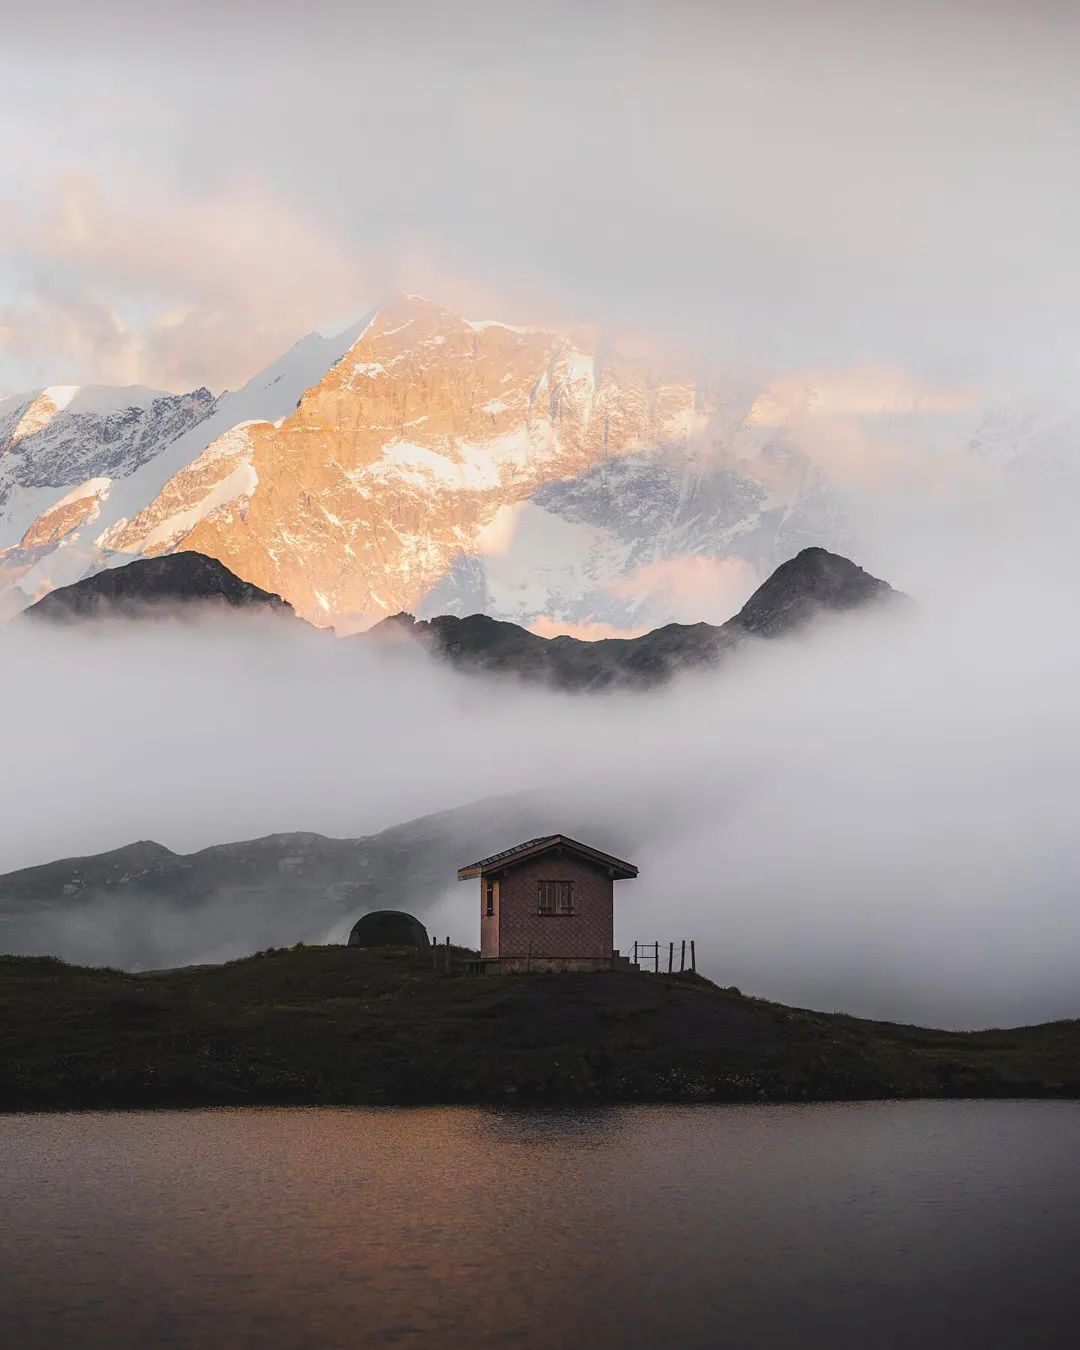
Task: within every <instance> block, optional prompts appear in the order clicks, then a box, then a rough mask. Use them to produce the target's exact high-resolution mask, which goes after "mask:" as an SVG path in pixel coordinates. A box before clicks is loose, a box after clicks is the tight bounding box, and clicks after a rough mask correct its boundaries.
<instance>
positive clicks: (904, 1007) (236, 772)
mask: <svg viewBox="0 0 1080 1350" xmlns="http://www.w3.org/2000/svg"><path fill="white" fill-rule="evenodd" d="M1066 561H1067V558H1066V555H1064V554H1062V555H1059V556H1057V557H1056V558H1051V557H1049V556H1048V555H1047V554H1045V553H1042V554H1040V555H1039V557H1038V560H1036V555H1035V552H1034V551H1029V552H1028V553H1027V554H1026V555H1025V554H1024V553H1023V552H1022V551H1020V550H1014V551H1013V552H1011V553H1008V552H1005V551H1002V553H1001V554H1000V556H999V557H998V558H995V556H994V555H993V553H989V552H988V553H987V554H986V555H985V556H984V557H983V559H982V563H981V567H980V569H979V575H978V577H977V579H975V578H973V576H972V575H971V573H963V572H962V571H956V572H955V573H954V574H952V575H951V576H946V575H943V576H941V577H940V578H939V581H938V585H937V586H936V588H934V589H932V590H928V591H927V592H926V593H924V594H920V596H919V597H918V598H919V602H920V604H919V608H918V610H917V612H915V613H913V614H911V615H909V616H908V617H907V618H906V619H904V620H902V621H901V620H897V618H896V617H895V616H892V617H883V616H859V617H858V618H856V619H852V620H848V621H842V622H841V621H834V622H823V623H822V624H820V625H819V626H818V627H817V629H815V630H814V632H813V633H812V634H811V635H809V636H807V637H806V638H804V639H798V640H792V641H788V642H785V643H783V644H767V645H763V646H761V647H757V648H754V649H751V650H747V651H746V652H744V653H743V654H742V655H741V656H739V657H738V658H737V659H735V660H733V661H731V662H730V663H729V664H728V665H727V666H726V667H725V668H724V669H723V670H721V671H717V672H710V673H706V674H698V675H692V676H687V677H685V678H683V679H681V680H680V681H678V682H676V683H675V684H673V685H672V686H671V687H669V688H667V689H665V690H662V691H659V692H655V693H650V694H645V695H622V694H620V695H603V696H585V697H582V696H577V697H574V696H569V695H562V694H557V693H554V692H550V691H546V690H541V689H537V688H528V687H523V686H520V685H518V684H516V683H514V682H512V681H506V680H501V681H500V680H489V679H485V678H478V677H472V678H470V677H465V676H462V675H458V674H454V673H452V672H451V671H449V670H447V669H445V668H442V667H439V666H436V665H433V664H431V663H430V662H429V661H428V659H427V658H426V656H424V655H423V653H421V652H420V651H419V650H412V649H410V648H408V647H405V648H402V647H401V646H398V645H394V646H393V647H392V648H389V649H386V650H383V649H382V648H379V647H378V646H376V645H374V644H373V643H372V642H371V640H370V639H363V638H360V639H348V640H340V641H338V640H334V639H332V638H330V637H329V636H328V635H326V634H320V633H315V632H313V631H312V632H308V631H306V630H304V629H300V628H299V627H297V626H296V625H293V624H289V623H287V622H284V621H279V620H267V619H264V618H258V619H250V618H238V617H236V616H229V617H226V618H219V619H214V620H209V619H208V620H205V621H201V622H197V623H194V624H193V623H191V622H189V621H180V620H177V621H175V622H174V621H156V622H150V623H147V624H144V625H142V626H139V625H130V624H127V625H120V626H118V627H103V628H99V629H94V630H86V629H82V630H76V629H55V628H49V627H44V626H39V625H33V624H30V623H28V622H25V621H23V622H19V623H12V624H8V625H7V626H6V627H4V628H3V629H0V657H2V660H3V668H4V672H5V682H4V689H5V706H6V730H5V738H4V741H5V760H6V764H7V772H6V773H5V775H4V777H3V779H2V781H0V813H2V815H3V818H4V821H5V826H6V828H5V831H4V836H3V841H2V843H0V867H2V868H4V869H10V868H15V867H19V866H23V865H27V864H31V863H35V862H41V861H46V860H50V859H53V858H57V857H61V856H65V855H74V854H81V853H87V852H93V851H97V850H101V849H105V848H109V847H113V846H117V845H120V844H123V843H126V842H129V841H131V840H134V839H145V838H152V839H156V840H158V841H159V842H161V843H163V844H166V845H167V846H169V847H170V848H173V849H176V850H182V851H186V850H190V849H193V848H196V847H200V846H203V845H206V844H210V843H217V842H224V841H228V840H233V839H240V838H245V837H254V836H259V835H265V834H268V833H270V832H273V831H292V830H314V831H319V832H322V833H326V834H330V835H343V836H356V835H362V834H367V833H370V832H372V831H375V830H378V829H381V828H382V827H384V826H389V825H391V824H394V823H397V822H400V821H403V820H405V819H407V818H410V817H413V816H417V815H420V814H423V813H426V812H430V811H434V810H440V809H443V808H447V807H452V806H455V805H457V804H461V803H466V802H470V801H473V800H475V799H476V798H478V797H483V796H490V797H494V798H503V799H505V797H506V796H507V795H508V794H511V793H516V792H522V791H529V792H533V793H537V794H540V796H541V798H542V799H546V813H545V819H546V821H547V822H548V827H549V828H551V829H562V830H565V831H566V832H568V833H571V834H575V833H580V834H585V835H586V836H587V837H589V838H590V839H594V840H595V841H596V842H597V843H598V844H599V845H601V846H607V847H610V848H612V849H615V850H617V851H618V850H622V851H626V852H628V853H629V854H630V856H631V857H632V858H633V859H634V861H636V862H637V863H638V864H639V865H640V868H641V876H640V878H639V879H638V880H637V881H634V882H632V883H625V884H623V885H621V886H620V887H619V893H618V898H617V941H618V942H619V943H620V944H621V945H622V947H623V948H624V949H626V948H628V947H629V946H631V945H632V944H633V942H634V940H635V939H637V940H642V941H655V940H660V941H661V942H663V943H666V942H667V941H669V940H676V941H677V940H679V939H681V938H683V937H688V938H689V937H693V938H694V939H695V940H696V942H697V945H698V952H699V954H700V964H701V966H702V968H703V969H704V970H705V971H706V973H708V974H709V975H710V976H712V977H713V978H715V979H717V980H719V981H720V982H721V983H724V984H737V985H739V986H740V987H742V988H744V989H747V990H749V991H752V992H755V993H760V994H764V995H768V996H771V997H775V998H778V999H782V1000H785V1001H792V1002H800V1003H805V1004H809V1005H812V1006H817V1007H823V1008H830V1009H831V1008H844V1009H847V1010H849V1011H852V1012H858V1013H863V1014H867V1015H877V1016H887V1017H895V1018H903V1019H907V1020H912V1021H918V1022H927V1023H938V1024H948V1025H963V1026H972V1025H985V1024H1001V1023H1011V1022H1021V1021H1033V1020H1040V1019H1049V1018H1054V1017H1066V1016H1076V1015H1077V1013H1078V1011H1080V1002H1078V1000H1080V993H1078V989H1077V983H1076V974H1075V972H1076V969H1077V964H1078V961H1080V904H1078V903H1077V898H1076V895H1077V881H1078V878H1080V806H1078V804H1077V803H1078V798H1077V794H1076V787H1075V784H1076V772H1077V764H1078V762H1080V723H1078V721H1077V718H1076V715H1075V676H1074V672H1075V670H1076V667H1077V656H1078V652H1077V645H1078V641H1077V636H1076V630H1075V623H1074V622H1073V619H1072V610H1073V605H1072V598H1071V576H1072V575H1073V573H1072V572H1071V571H1070V570H1069V569H1068V567H1066V565H1065V563H1066ZM496 816H497V811H494V810H493V818H495V817H496ZM503 842H505V843H506V844H510V843H513V842H515V840H514V839H506V840H505V841H503ZM459 861H460V862H465V861H468V859H467V858H462V859H460V860H459ZM342 880H348V878H342ZM414 901H415V904H416V907H417V908H418V909H420V910H422V911H423V912H425V913H428V914H429V915H430V916H433V922H434V923H435V926H436V927H437V928H438V929H439V931H440V932H442V931H445V932H448V933H450V934H452V935H453V936H454V937H455V938H456V939H459V940H462V941H472V942H474V941H475V939H476V932H475V928H476V923H475V901H476V898H475V895H474V894H473V892H472V889H471V888H469V887H461V888H460V889H459V888H457V886H456V883H455V882H454V880H453V876H452V873H450V874H448V875H447V877H446V883H445V886H441V885H438V886H435V887H433V888H432V889H431V890H430V891H427V892H425V893H424V894H418V895H416V896H415V897H414ZM56 913H57V914H58V915H62V913H63V911H56ZM142 919H143V923H144V927H145V920H146V915H145V914H144V915H143V916H142ZM9 922H10V920H9ZM76 922H77V925H78V927H79V932H80V933H81V935H82V936H81V939H80V941H81V942H82V943H83V945H84V946H85V937H86V931H87V927H88V925H101V930H100V931H108V929H109V927H110V926H111V927H112V928H113V929H118V928H119V927H120V926H121V924H122V919H121V918H120V917H119V916H118V915H117V914H115V913H110V914H104V913H102V914H100V915H99V914H94V913H86V912H81V913H79V914H78V917H77V920H76ZM153 922H154V923H157V918H156V916H155V918H154V920H153ZM176 922H177V920H176V917H175V916H174V915H167V916H163V917H162V919H161V934H160V937H161V940H160V943H159V945H158V947H157V949H156V950H157V952H158V954H159V956H164V957H167V956H168V953H169V943H170V937H169V934H170V928H169V925H170V924H175V923H176ZM184 922H186V923H190V924H197V925H201V926H202V927H203V928H204V929H205V934H201V936H203V937H204V938H205V941H204V946H205V949H206V951H207V952H212V951H215V950H219V949H220V945H221V944H220V941H219V940H218V939H219V938H221V937H223V935H224V936H227V941H228V944H230V945H231V947H232V948H233V949H235V944H236V942H237V941H238V940H239V941H240V943H241V945H242V946H245V947H246V949H249V950H256V949H258V948H260V947H263V946H265V945H267V943H268V942H269V941H271V940H278V941H280V934H281V922H282V916H281V915H280V914H275V915H274V916H273V923H272V929H273V931H272V932H271V931H270V926H271V925H270V924H269V918H268V921H267V922H268V927H267V930H266V931H264V930H263V929H262V928H261V921H260V915H259V914H258V913H250V912H245V913H244V915H243V923H242V925H241V935H240V936H239V937H238V928H237V923H236V915H231V916H230V915H226V914H219V915H217V916H215V914H214V913H213V911H211V910H202V911H199V912H198V913H193V914H191V915H190V916H189V917H188V918H186V919H185V920H184ZM310 928H311V916H310V915H305V914H297V915H296V916H295V927H294V930H293V931H294V932H295V934H296V936H297V937H302V936H303V937H307V938H310V937H311V936H312V933H311V931H310ZM9 931H11V930H9ZM38 931H40V929H39V930H38ZM244 934H246V938H245V937H244V936H243V935H244ZM323 935H324V936H325V933H324V934H323ZM334 935H335V936H341V933H340V931H338V932H335V934H334ZM52 936H53V939H54V940H53V941H51V942H49V943H48V944H47V945H49V946H51V948H52V950H58V951H61V952H63V951H64V949H65V947H64V944H65V940H66V932H65V927H64V923H63V922H62V921H61V922H59V923H58V926H57V927H56V930H55V932H54V934H53V935H52ZM40 940H41V942H42V943H43V944H45V943H46V938H45V937H44V936H42V937H41V939H40ZM151 945H153V944H151ZM184 949H185V950H189V949H190V934H186V936H185V944H184ZM99 959H102V960H104V959H106V956H105V953H104V951H101V952H100V955H99Z"/></svg>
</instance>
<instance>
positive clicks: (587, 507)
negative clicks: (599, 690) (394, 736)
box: [0, 296, 858, 636]
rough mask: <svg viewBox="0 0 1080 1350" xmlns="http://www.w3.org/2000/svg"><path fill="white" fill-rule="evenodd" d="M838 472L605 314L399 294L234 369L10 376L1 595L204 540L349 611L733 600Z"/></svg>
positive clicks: (610, 617) (720, 613)
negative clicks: (30, 381)
mask: <svg viewBox="0 0 1080 1350" xmlns="http://www.w3.org/2000/svg"><path fill="white" fill-rule="evenodd" d="M806 545H818V546H821V547H825V548H830V549H836V550H840V551H844V550H845V549H846V550H847V551H849V552H857V551H858V541H857V540H856V539H853V538H852V526H851V523H850V513H849V511H848V509H847V506H846V503H845V501H844V498H843V495H842V494H841V492H840V491H838V489H837V487H836V486H835V485H831V484H830V483H829V481H828V480H827V479H826V477H825V476H824V474H823V472H822V471H821V469H820V468H818V467H816V466H815V465H814V464H813V463H812V462H811V461H810V460H809V459H808V458H805V457H804V456H803V455H802V454H800V452H799V451H798V450H797V449H796V448H795V446H794V444H793V443H792V442H791V441H790V440H789V439H788V438H786V437H785V436H784V435H783V432H782V430H777V429H776V427H775V426H773V427H770V426H768V425H762V419H761V417H760V415H756V414H755V401H754V398H753V397H752V396H750V397H744V398H741V399H740V398H736V397H734V396H733V394H732V393H731V391H730V390H728V389H726V388H725V387H724V382H723V380H722V379H720V378H718V377H717V376H716V375H715V374H713V373H710V372H708V371H703V370H700V369H697V368H695V367H693V366H692V365H690V364H688V363H683V362H680V361H678V360H675V359H671V358H666V357H662V356H659V357H658V356H657V355H656V354H655V353H652V352H650V353H644V352H641V351H635V350H633V349H631V348H629V347H626V346H624V345H620V343H619V342H617V341H610V340H607V339H601V338H600V337H598V336H597V335H596V334H595V333H592V332H588V331H584V330H580V331H578V330H575V331H566V332H558V331H551V330H547V329H539V328H518V327H512V326H509V325H506V324H503V323H496V322H493V321H487V320H477V319H467V318H463V317H461V316H460V315H458V314H456V313H453V312H451V311H450V310H448V309H445V308H443V307H441V306H439V305H437V304H434V303H432V302H430V301H427V300H424V299H421V298H419V297H416V296H402V297H399V298H398V299H396V300H395V301H393V302H392V303H390V304H388V305H386V306H385V307H383V308H382V309H380V310H379V311H377V312H376V313H375V314H374V315H373V316H371V317H370V318H368V319H367V320H366V321H364V322H362V323H360V324H358V325H357V326H356V327H355V328H353V329H350V330H348V331H347V332H345V333H343V334H340V335H339V336H338V337H336V338H322V337H319V336H315V335H313V336H310V337H308V338H305V339H304V340H303V341H302V342H300V343H298V344H297V345H296V347H294V348H293V349H292V351H290V352H288V353H286V355H285V356H283V357H282V358H281V360H280V361H278V362H276V363H275V364H274V365H273V366H271V367H269V368H268V369H267V370H266V371H263V372H261V373H260V374H259V375H257V376H256V377H255V378H254V379H252V380H251V381H250V382H249V384H248V385H246V386H245V387H244V388H243V389H241V390H239V391H236V392H233V393H227V394H224V395H222V396H221V397H219V398H217V399H215V398H213V397H212V396H211V395H210V394H209V393H208V391H206V390H205V389H202V390H197V391H194V392H193V393H189V394H183V395H172V394H164V393H160V392H156V391H153V390H145V389H130V390H125V389H113V390H109V389H72V388H54V389H46V390H42V391H37V392H35V393H33V394H30V395H25V396H18V395H16V396H9V397H8V398H6V399H4V400H0V612H4V613H8V614H10V613H14V612H16V611H18V610H19V609H22V608H25V606H26V605H28V604H30V603H31V602H33V601H34V600H36V599H38V598H40V597H41V596H42V595H43V594H45V593H47V592H48V591H49V590H51V589H54V588H55V587H57V586H62V585H67V584H70V583H71V582H73V581H76V580H78V579H80V578H81V577H84V576H87V575H90V574H92V573H94V572H97V571H100V570H101V569H104V568H108V567H113V566H116V565H118V564H122V563H126V562H129V561H131V560H132V559H133V558H138V557H154V556H158V555H162V554H167V553H172V552H177V551H193V552H198V553H202V554H205V555H207V556H209V557H212V558H217V559H219V560H220V561H221V562H223V563H224V564H225V565H226V566H227V567H228V568H229V569H230V570H231V571H232V572H234V573H235V574H236V575H237V576H238V577H240V578H242V579H243V580H244V581H247V582H250V583H252V584H253V585H255V586H257V587H260V588H261V589H263V590H265V591H268V592H270V593H273V594H275V595H280V596H282V597H284V598H285V599H286V600H287V601H289V603H290V604H292V606H293V607H294V609H295V610H296V612H297V613H298V614H300V615H301V616H303V617H304V618H306V619H308V620H310V621H311V622H313V623H316V624H319V625H323V626H333V627H336V628H338V629H339V630H340V631H343V632H349V631H354V630H357V629H361V628H366V627H369V626H370V625H371V624H373V623H375V622H377V621H378V620H380V619H382V618H384V617H386V616H387V615H390V614H394V613H397V612H399V611H401V610H407V611H410V612H412V613H415V614H417V615H419V616H433V615H436V614H450V615H455V614H456V615H465V614H471V613H476V612H483V613H486V614H489V615H492V616H494V617H497V618H503V619H509V620H513V621H514V622H516V623H520V624H524V625H528V626H532V627H534V628H535V629H536V631H538V632H541V633H544V632H553V631H570V632H577V633H579V634H581V635H584V636H602V635H604V634H605V633H608V632H611V631H613V630H614V631H619V632H626V631H643V630H645V629H647V628H650V627H655V626H657V625H659V624H663V623H666V622H668V621H670V620H672V619H689V618H694V619H710V620H713V621H720V620H723V619H725V618H727V617H728V616H729V615H730V614H732V613H733V612H734V611H735V610H736V609H737V608H738V605H739V604H740V603H741V601H742V600H743V599H744V598H745V596H746V595H747V594H748V593H749V592H750V591H751V590H752V589H753V587H754V585H755V584H756V583H757V582H758V581H760V580H761V579H762V578H763V577H764V576H766V575H767V574H768V573H769V572H771V571H772V570H773V569H774V568H775V566H777V565H778V564H779V563H780V562H782V561H783V560H784V559H785V558H789V557H791V556H792V555H794V554H795V553H796V552H798V551H799V549H801V548H803V547H804V546H806Z"/></svg>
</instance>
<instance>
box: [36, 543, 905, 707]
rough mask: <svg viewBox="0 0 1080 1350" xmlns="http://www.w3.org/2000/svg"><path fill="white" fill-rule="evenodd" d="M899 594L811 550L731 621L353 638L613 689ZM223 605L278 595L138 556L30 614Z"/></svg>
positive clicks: (469, 665) (458, 629)
mask: <svg viewBox="0 0 1080 1350" xmlns="http://www.w3.org/2000/svg"><path fill="white" fill-rule="evenodd" d="M897 599H906V597H901V596H900V593H899V592H896V591H894V590H893V589H892V587H891V586H889V584H888V583H887V582H884V581H881V580H879V579H878V578H876V577H872V576H870V574H869V573H867V572H865V571H864V570H863V569H862V568H861V567H859V566H857V565H856V564H855V563H853V562H851V561H850V560H849V559H847V558H843V557H840V556H839V555H838V554H833V553H830V552H828V551H827V550H826V549H822V548H818V547H812V548H807V549H803V550H802V551H801V552H800V553H798V554H796V556H795V557H794V558H790V559H788V560H787V561H785V562H784V563H782V564H781V566H780V567H779V568H777V570H776V571H775V572H774V573H773V574H772V575H771V576H770V577H769V578H767V580H766V581H765V582H763V583H762V585H761V586H759V587H758V588H757V590H755V591H754V593H753V594H752V595H751V596H750V598H749V600H747V602H746V603H745V605H744V606H743V607H742V609H740V610H739V612H738V613H737V614H735V615H734V617H733V618H731V619H729V620H728V621H727V622H726V623H723V624H720V625H713V624H709V623H705V622H703V621H702V622H699V623H696V624H677V623H672V624H666V625H664V626H663V627H661V628H657V629H653V630H651V631H649V632H647V633H644V634H640V635H637V636H634V637H624V638H596V639H587V638H579V637H575V636H572V635H570V634H564V635H560V636H555V637H546V636H542V635H540V634H538V633H533V632H530V631H529V630H528V629H526V628H522V627H521V626H520V625H518V624H513V623H510V622H508V621H506V620H500V619H495V618H493V617H491V616H490V615H485V614H472V615H468V616H466V617H464V618H458V617H457V616H455V615H438V616H436V617H435V618H432V619H416V618H415V616H413V615H411V614H408V613H404V612H403V613H400V614H397V615H393V616H391V617H390V618H388V619H384V620H383V621H382V622H381V623H379V624H377V625H375V626H374V627H373V628H371V629H369V630H368V631H367V633H365V634H360V635H355V636H354V637H352V638H349V639H346V640H347V641H352V642H355V641H359V640H365V641H369V642H386V641H392V640H394V639H397V638H400V637H406V638H410V639H413V640H415V641H417V642H418V643H419V644H420V645H421V646H422V647H424V648H425V649H426V650H428V651H429V652H430V653H431V654H432V655H433V656H435V657H437V658H438V659H440V660H442V661H444V662H446V663H448V664H450V665H452V666H455V667H457V668H459V669H462V670H466V671H484V672H489V673H497V674H511V675H515V676H517V677H518V678H520V679H524V680H531V681H541V682H546V683H548V684H551V685H553V686H555V687H557V688H560V689H564V690H569V691H581V690H602V689H608V688H612V687H615V686H621V687H637V688H647V687H651V686H654V685H657V684H661V683H663V682H665V681H667V680H669V679H671V678H672V677H673V676H674V675H676V674H677V673H679V672H681V671H684V670H690V669H695V668H699V667H708V666H715V665H716V664H717V663H718V662H719V661H720V660H721V659H722V658H723V657H724V656H725V655H726V654H727V653H729V652H731V651H733V650H734V648H735V647H736V646H738V645H739V644H740V643H741V642H744V641H746V640H749V639H769V638H775V637H782V636H785V635H787V634H791V633H795V632H798V631H799V630H800V629H801V628H804V627H805V626H806V625H808V624H809V623H811V622H812V621H813V620H814V619H815V618H816V617H817V616H819V615H821V614H830V613H831V614H844V613H848V612H850V611H852V610H855V609H859V608H861V607H866V606H873V605H880V604H881V603H883V602H891V601H893V600H897ZM206 601H220V602H223V603H225V604H227V605H230V606H233V607H247V608H250V607H252V606H256V607H262V608H265V609H269V610H278V611H280V612H282V613H286V612H287V613H288V614H290V615H292V614H293V610H292V608H291V606H289V605H288V603H287V602H286V601H284V600H282V599H281V597H279V596H276V595H273V594H271V593H269V592H266V591H263V590H261V589H260V588H259V587H256V586H252V585H251V584H250V583H248V582H245V581H242V580H240V578H238V577H237V576H236V575H235V574H234V573H232V572H231V571H230V570H229V569H228V568H227V567H225V566H224V564H222V563H220V562H218V561H217V559H215V558H210V557H206V556H204V555H202V554H199V553H193V552H180V553H176V554H171V555H163V556H161V557H158V558H150V559H139V560H137V561H135V562H132V563H128V564H127V565H126V566H122V567H115V568H111V569H108V570H106V571H104V572H99V573H96V574H94V575H93V576H90V577H86V578H84V579H83V580H82V581H79V582H76V583H75V584H74V585H72V586H67V587H62V588H59V589H58V590H56V591H53V592H51V593H50V594H49V595H46V596H45V597H44V598H43V599H41V600H39V601H38V602H37V603H36V604H35V605H32V606H31V607H30V609H28V610H27V611H26V616H27V617H32V618H43V619H53V620H57V619H63V620H70V619H81V620H85V619H87V618H91V617H105V616H115V617H133V616H135V615H137V614H138V613H140V612H142V613H145V612H147V610H153V609H154V608H155V607H156V606H162V605H164V606H168V605H175V604H177V603H179V604H182V605H183V606H184V607H185V608H188V607H189V606H190V605H192V604H196V603H198V602H206Z"/></svg>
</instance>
